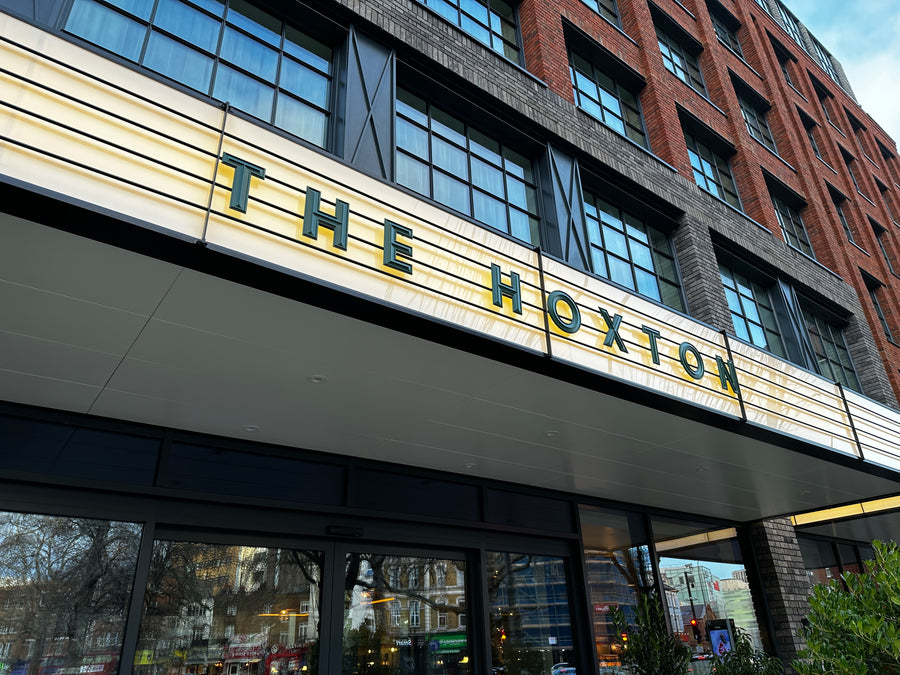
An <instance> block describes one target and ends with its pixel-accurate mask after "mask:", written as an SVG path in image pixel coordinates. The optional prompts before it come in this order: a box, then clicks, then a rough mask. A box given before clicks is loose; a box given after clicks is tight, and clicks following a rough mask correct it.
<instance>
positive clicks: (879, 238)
mask: <svg viewBox="0 0 900 675" xmlns="http://www.w3.org/2000/svg"><path fill="white" fill-rule="evenodd" d="M869 225H871V226H872V232H874V233H875V241H876V242H878V248H880V249H881V255H882V256H883V257H884V262H886V263H887V266H888V270H889V271H890V273H891V274H896V272H894V266H893V264H891V257H890V256H889V255H888V251H887V247H886V246H885V245H884V240H885V239H886V238H887V237H888V231H887V230H886V229H884V228H883V227H882V226H881V225H879V224H878V223H876V222H875V221H874V220H872V219H871V218H869Z"/></svg>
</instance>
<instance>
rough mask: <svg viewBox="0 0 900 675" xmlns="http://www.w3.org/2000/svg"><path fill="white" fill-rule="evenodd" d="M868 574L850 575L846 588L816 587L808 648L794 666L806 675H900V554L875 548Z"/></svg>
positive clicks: (881, 545) (889, 546)
mask: <svg viewBox="0 0 900 675" xmlns="http://www.w3.org/2000/svg"><path fill="white" fill-rule="evenodd" d="M873 546H874V548H875V560H874V561H873V562H870V563H869V564H868V567H869V571H868V574H853V573H850V572H845V573H844V575H843V580H844V584H846V587H844V586H842V585H841V582H840V581H838V580H833V581H832V582H831V583H829V584H828V585H825V586H816V587H815V589H813V594H812V596H811V597H810V599H809V604H810V613H809V626H808V627H807V628H805V629H802V630H801V631H800V635H801V637H803V638H804V639H805V640H806V647H805V648H804V649H802V650H801V651H800V653H799V656H800V658H799V659H797V660H795V661H794V663H793V666H794V668H795V669H796V670H797V672H798V673H800V675H821V674H822V673H828V674H829V675H896V674H897V673H900V548H898V546H897V543H896V542H887V543H885V542H878V541H876V542H873Z"/></svg>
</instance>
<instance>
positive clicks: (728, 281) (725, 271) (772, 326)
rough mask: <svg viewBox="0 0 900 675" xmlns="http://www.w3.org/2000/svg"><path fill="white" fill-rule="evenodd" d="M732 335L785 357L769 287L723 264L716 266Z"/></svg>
mask: <svg viewBox="0 0 900 675" xmlns="http://www.w3.org/2000/svg"><path fill="white" fill-rule="evenodd" d="M719 276H720V277H721V279H722V285H723V286H724V287H725V298H726V300H727V301H728V309H729V311H730V312H731V323H732V325H733V326H734V332H735V335H737V336H738V337H739V338H741V339H742V340H746V341H747V342H752V343H753V344H754V345H756V346H757V347H759V348H760V349H765V350H768V351H770V352H772V353H773V354H775V355H777V356H781V357H783V358H786V353H785V349H784V341H783V339H782V337H781V330H780V329H779V328H778V320H777V319H776V317H775V309H774V305H773V303H772V298H771V297H770V295H769V290H768V288H766V287H764V286H762V285H761V284H759V283H757V282H755V281H752V280H750V279H749V278H748V277H746V276H745V275H743V274H741V273H740V272H737V271H735V270H733V269H730V268H729V267H726V266H725V265H722V264H720V265H719Z"/></svg>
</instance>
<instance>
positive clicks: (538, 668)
mask: <svg viewBox="0 0 900 675" xmlns="http://www.w3.org/2000/svg"><path fill="white" fill-rule="evenodd" d="M486 564H487V581H488V605H489V607H490V611H491V614H490V621H491V623H490V631H491V655H492V666H493V672H495V673H512V674H515V675H519V674H521V673H534V674H537V673H540V674H541V675H543V674H548V675H549V674H550V673H555V672H557V671H558V670H559V669H560V668H566V671H564V672H567V675H575V672H576V668H577V664H576V662H575V658H576V657H575V650H574V648H573V644H572V627H571V624H570V622H569V602H568V597H569V596H568V590H567V586H566V571H565V565H564V563H563V559H562V558H556V557H551V556H536V555H528V554H525V553H509V552H494V551H488V552H487V555H486ZM565 664H568V667H567V666H566V665H565Z"/></svg>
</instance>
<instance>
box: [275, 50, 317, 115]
mask: <svg viewBox="0 0 900 675" xmlns="http://www.w3.org/2000/svg"><path fill="white" fill-rule="evenodd" d="M279 86H280V87H281V88H282V89H287V90H288V91H289V92H291V93H293V94H297V96H300V97H301V98H304V99H306V100H307V101H309V102H310V103H313V104H315V105H317V106H319V107H320V108H327V107H328V78H327V77H325V76H324V75H322V74H321V73H318V72H316V71H314V70H310V69H309V68H307V67H306V66H304V65H303V64H301V63H297V62H296V61H294V60H293V59H290V58H282V59H281V79H280V80H279Z"/></svg>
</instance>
